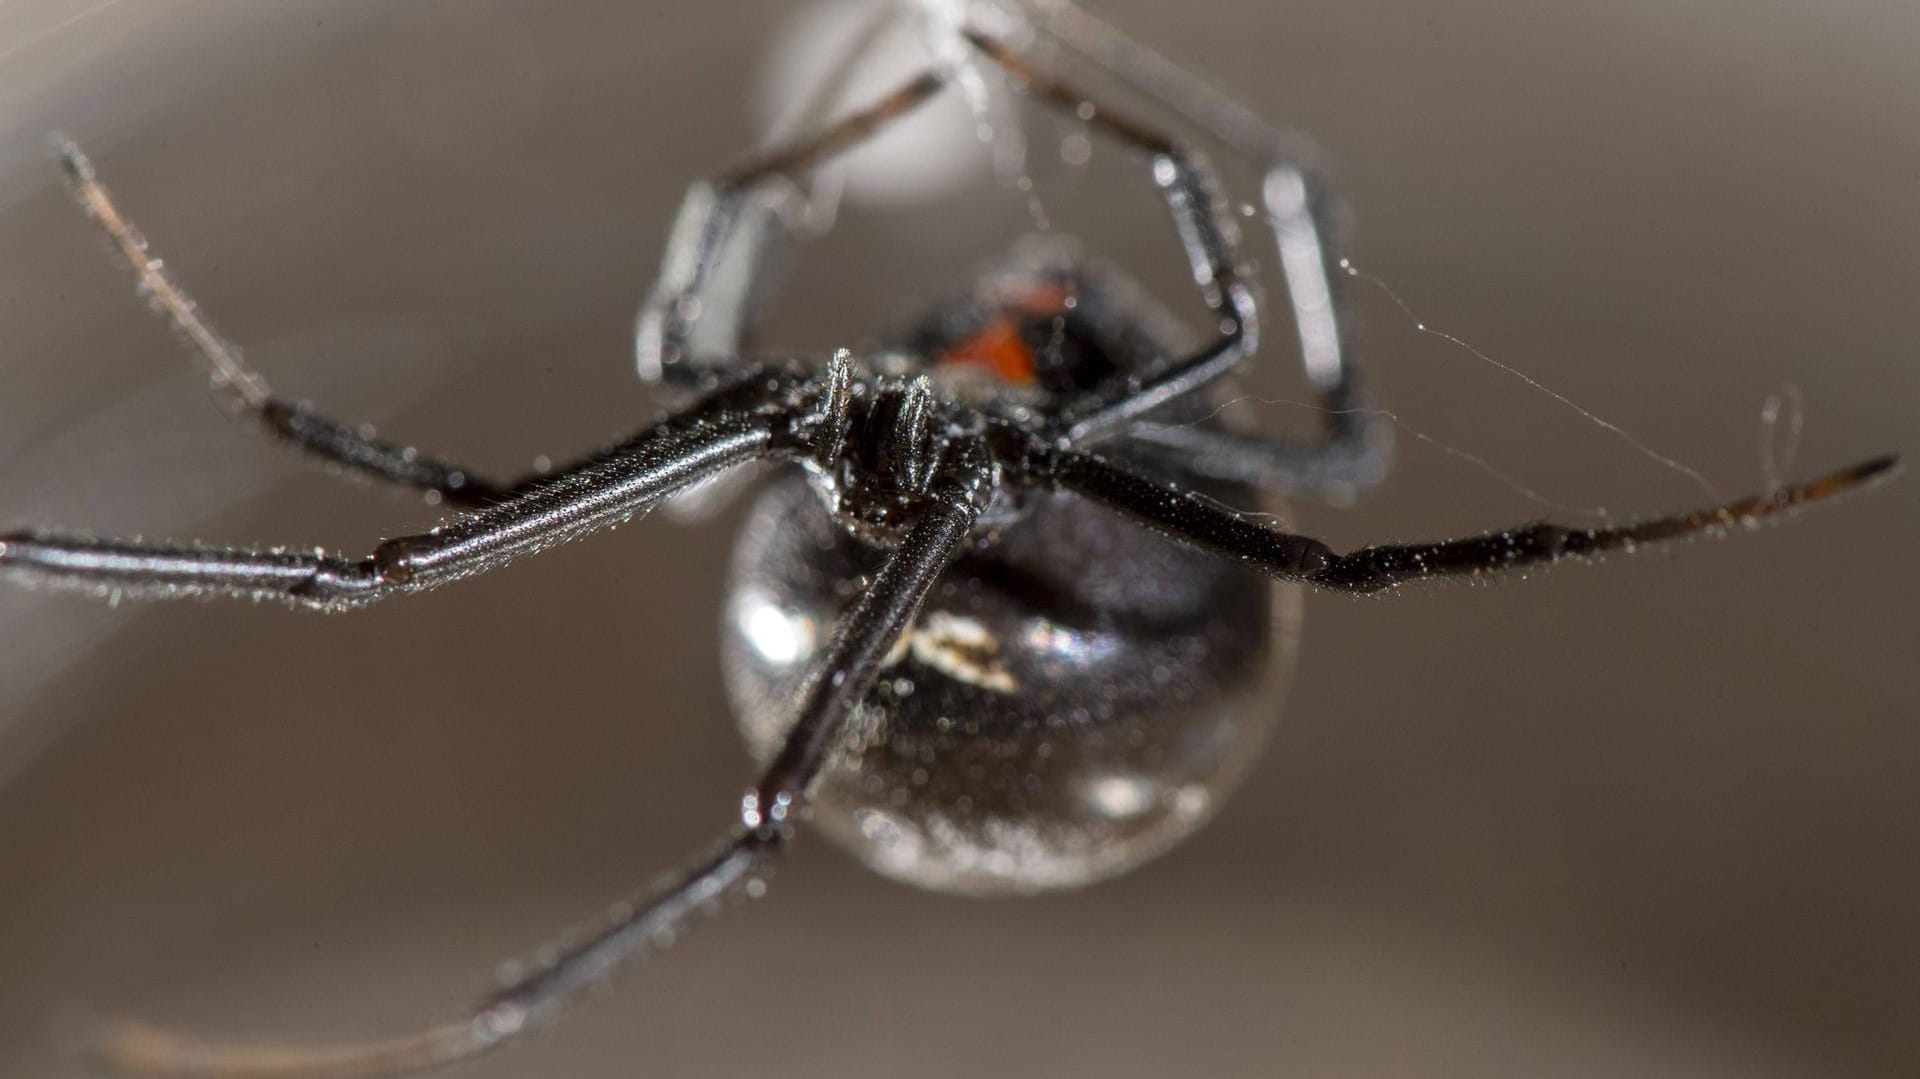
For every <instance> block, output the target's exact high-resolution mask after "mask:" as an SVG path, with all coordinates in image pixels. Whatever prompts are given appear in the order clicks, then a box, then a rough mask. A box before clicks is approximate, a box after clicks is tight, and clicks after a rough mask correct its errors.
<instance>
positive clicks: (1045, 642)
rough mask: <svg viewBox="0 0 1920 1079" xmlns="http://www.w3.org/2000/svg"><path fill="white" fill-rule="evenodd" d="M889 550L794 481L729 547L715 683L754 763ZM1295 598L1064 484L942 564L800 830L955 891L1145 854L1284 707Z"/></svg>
mask: <svg viewBox="0 0 1920 1079" xmlns="http://www.w3.org/2000/svg"><path fill="white" fill-rule="evenodd" d="M883 556H884V552H882V551H879V550H876V549H875V548H872V547H870V546H868V545H866V544H865V543H863V542H861V541H859V540H857V539H854V538H853V537H852V536H850V535H848V534H847V532H846V531H845V530H843V529H842V528H840V527H839V526H838V525H837V524H836V523H835V522H834V521H833V520H832V518H831V517H830V516H829V515H828V514H827V512H826V511H825V509H824V508H823V507H822V506H821V504H820V501H819V500H818V499H817V498H816V497H814V495H813V493H812V492H811V491H810V490H808V489H807V487H806V485H805V484H804V483H802V482H801V481H799V480H797V479H796V480H790V481H786V482H782V483H779V484H776V485H775V486H773V487H772V488H770V489H769V490H768V491H767V492H766V493H765V494H763V495H762V496H761V498H760V501H759V503H758V504H757V505H756V506H755V507H754V510H753V513H752V517H751V519H750V520H749V522H748V524H747V527H746V528H745V529H744V530H743V533H742V539H741V541H740V545H739V547H738V548H737V550H736V552H735V556H734V563H733V572H732V581H731V584H730V588H729V602H728V605H727V614H726V617H725V621H724V629H723V638H724V639H723V661H724V663H725V669H726V676H727V686H728V690H729V693H730V694H731V697H732V700H733V705H734V711H735V714H736V717H737V719H738V722H739V724H740V727H741V730H742V732H743V733H744V735H745V736H746V739H747V742H748V745H749V747H750V749H751V750H752V752H753V753H754V754H755V755H756V756H757V757H759V758H761V759H767V758H770V757H771V756H772V755H773V754H774V753H775V752H777V750H778V748H779V746H780V744H781V740H782V737H783V736H784V734H785V732H786V730H787V727H788V726H789V725H790V723H791V722H792V719H793V714H794V712H793V701H794V700H795V699H796V697H797V695H798V694H799V693H800V692H801V689H802V686H803V682H804V679H805V677H806V676H807V673H808V672H809V671H810V670H811V669H813V668H814V667H815V666H816V663H815V662H814V661H815V660H816V658H817V656H818V654H819V651H820V650H821V649H823V648H824V647H825V646H826V643H827V641H828V640H829V638H830V635H831V633H832V630H833V626H834V623H835V620H836V617H837V616H838V614H839V612H840V611H841V610H842V609H843V608H844V607H845V606H846V605H847V603H848V601H849V600H850V598H851V597H852V596H853V595H855V594H856V593H857V592H858V590H859V589H860V588H861V587H863V585H864V581H865V576H866V574H868V573H869V572H871V571H872V570H873V569H874V567H876V566H877V565H878V563H879V561H880V559H881V558H882V557H883ZM1298 625H1299V592H1298V589H1297V588H1295V587H1293V586H1284V585H1277V584H1274V583H1273V582H1271V581H1270V580H1269V579H1267V578H1265V577H1262V576H1259V575H1256V574H1253V573H1251V572H1249V571H1247V570H1244V569H1241V568H1239V567H1237V566H1234V565H1231V564H1229V563H1226V562H1224V561H1222V560H1219V559H1215V558H1211V557H1209V556H1207V555H1204V554H1201V553H1199V552H1197V551H1193V550H1191V549H1188V548H1185V547H1181V546H1179V545H1176V544H1173V543H1171V542H1169V541H1167V540H1165V539H1163V538H1162V537H1160V536H1158V535H1157V534H1155V533H1152V532H1150V531H1148V530H1146V529H1145V528H1143V527H1141V526H1139V525H1136V524H1133V523H1132V522H1130V521H1127V520H1125V519H1123V518H1121V517H1119V516H1117V515H1115V514H1113V513H1112V512H1110V511H1108V510H1105V509H1103V508H1100V507H1097V506H1094V505H1092V504H1090V503H1087V502H1084V501H1082V500H1079V499H1077V498H1074V497H1072V496H1067V495H1041V496H1038V497H1037V498H1036V500H1035V502H1034V503H1033V505H1031V506H1030V507H1028V508H1027V509H1026V510H1025V512H1023V513H1022V515H1021V516H1020V517H1019V518H1018V519H1017V520H1015V521H1013V522H1012V523H1010V524H1008V525H1006V526H1005V527H1004V528H1002V529H1000V530H999V531H998V532H997V534H995V535H993V536H991V537H988V540H987V541H986V542H983V543H982V544H981V545H980V546H979V548H978V549H976V550H974V551H971V552H969V553H967V554H965V555H963V556H961V557H960V558H959V559H958V560H957V561H956V562H955V563H954V565H953V566H952V567H951V568H949V569H948V571H947V573H946V574H945V576H944V577H943V578H942V579H941V582H940V584H939V585H938V586H937V587H936V588H935V590H934V593H933V594H932V595H931V596H930V597H928V599H927V601H926V603H925V605H924V606H923V607H922V609H921V611H920V614H919V617H918V618H917V619H916V621H915V623H914V625H913V627H912V628H911V629H910V630H909V631H908V633H907V634H906V635H905V636H904V637H903V638H902V640H901V642H900V644H898V645H897V646H896V647H895V648H894V650H893V652H892V653H891V654H890V655H889V657H888V659H887V662H886V665H885V667H884V669H883V670H882V672H881V676H880V678H879V680H878V682H877V684H876V685H875V687H874V689H873V690H872V691H871V692H869V694H868V695H867V697H866V699H865V701H864V703H863V704H862V706H861V708H860V709H859V711H858V713H857V714H856V716H855V717H854V720H853V726H854V730H853V734H852V737H850V738H849V739H848V740H847V742H846V744H845V745H844V747H843V748H842V750H841V751H840V753H839V755H838V757H837V758H836V760H835V761H834V763H833V764H832V765H831V766H830V767H829V769H828V770H827V771H826V773H825V774H824V775H822V777H821V779H820V781H819V786H818V788H817V790H816V795H815V799H814V810H813V812H814V819H815V822H816V823H817V824H818V825H819V826H820V827H821V828H822V830H823V831H825V832H826V833H827V834H828V835H830V836H832V837H833V838H834V840H835V841H836V842H838V843H839V844H841V845H842V846H844V847H846V848H847V849H849V850H850V851H852V852H853V853H854V854H855V855H856V856H858V857H859V858H860V859H861V860H862V861H864V862H866V863H867V864H868V865H870V866H872V867H873V868H874V869H876V870H878V871H880V872H882V873H884V874H886V875H888V876H891V877H894V878H896V879H899V880H903V881H906V882H909V883H912V884H917V885H920V886H922V887H927V888H932V889H936V890H941V891H955V892H968V893H989V894H990V893H1008V892H1029V891H1039V890H1045V889H1052V888H1064V887H1071V886H1074V885H1078V884H1083V883H1086V882H1089V881H1092V880H1097V879H1099V878H1102V877H1106V876H1110V875H1113V874H1115V873H1119V872H1122V871H1124V870H1127V869H1129V868H1132V867H1133V866H1136V865H1138V864H1140V863H1141V862H1144V861H1146V860H1148V859H1149V858H1152V857H1153V856H1155V855H1157V854H1159V853H1160V852H1161V851H1164V850H1165V849H1167V848H1168V847H1170V846H1171V845H1172V844H1173V843H1175V842H1176V841H1178V840H1179V839H1180V838H1182V837H1184V836H1185V835H1187V834H1188V833H1189V832H1191V831H1192V830H1193V829H1195V828H1196V827H1198V826H1199V825H1200V824H1201V823H1202V822H1204V821H1205V820H1206V818H1207V817H1208V816H1209V815H1210V813H1211V811H1212V809H1213V808H1214V807H1216V806H1217V805H1218V804H1219V802H1220V800H1221V798H1222V797H1223V796H1224V795H1225V794H1226V793H1227V792H1228V791H1229V790H1230V789H1231V788H1232V787H1233V786H1234V784H1235V783H1236V782H1237V781H1238V779H1239V778H1240V776H1241V774H1242V773H1243V771H1244V769H1245V768H1246V766H1247V764H1248V763H1249V762H1250V761H1251V760H1252V759H1254V756H1255V754H1254V752H1253V751H1254V750H1255V749H1256V748H1257V745H1258V743H1259V741H1260V740H1261V738H1262V737H1263V735H1264V733H1265V730H1266V729H1267V727H1268V726H1270V724H1271V722H1272V720H1273V718H1274V717H1275V716H1276V715H1277V713H1278V711H1279V696H1280V692H1281V690H1282V688H1283V683H1284V680H1285V677H1286V674H1287V671H1288V668H1289V665H1290V660H1291V658H1292V654H1293V645H1294V641H1295V638H1296V636H1297V633H1298Z"/></svg>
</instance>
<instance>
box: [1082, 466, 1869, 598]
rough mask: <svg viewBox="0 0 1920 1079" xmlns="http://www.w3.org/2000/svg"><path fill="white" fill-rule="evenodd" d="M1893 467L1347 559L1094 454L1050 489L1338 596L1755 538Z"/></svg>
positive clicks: (1370, 551)
mask: <svg viewBox="0 0 1920 1079" xmlns="http://www.w3.org/2000/svg"><path fill="white" fill-rule="evenodd" d="M1898 467H1899V461H1898V459H1897V458H1894V457H1891V456H1889V457H1877V458H1874V459H1873V460H1870V461H1865V462H1862V463H1860V464H1857V465H1854V466H1852V467H1850V468H1846V469H1842V470H1841V471H1838V472H1834V473H1831V474H1829V475H1826V476H1822V477H1820V478H1818V479H1815V480H1812V481H1810V482H1807V483H1803V484H1798V485H1795V486H1789V487H1783V488H1781V489H1779V490H1777V491H1774V492H1772V493H1770V494H1764V495H1754V496H1752V497H1750V498H1743V499H1739V500H1737V501H1734V502H1729V503H1726V504H1725V505H1721V506H1714V507H1711V508H1709V509H1701V510H1692V511H1689V512H1686V513H1677V514H1673V515H1671V516H1665V517H1652V518H1647V519H1644V520H1640V521H1633V522H1629V523H1627V524H1623V525H1616V526H1609V527H1602V528H1569V527H1566V526H1563V525H1556V524H1549V523H1544V522H1542V523H1536V524H1527V525H1521V526H1519V527H1517V528H1508V529H1501V530H1499V531H1497V532H1487V533H1483V534H1481V535H1477V536H1468V537H1465V538H1463V539H1451V540H1439V541H1435V542H1431V543H1408V544H1390V545H1382V546H1376V547H1365V548H1362V549H1360V550H1358V551H1354V552H1351V553H1349V554H1339V553H1336V552H1335V551H1333V550H1332V549H1331V548H1329V547H1328V546H1327V545H1326V544H1324V543H1322V542H1321V541H1319V540H1317V539H1313V538H1311V537H1308V536H1299V535H1294V534H1292V533H1288V532H1282V531H1280V530H1279V529H1276V528H1272V527H1270V526H1268V525H1265V524H1262V523H1260V522H1258V521H1255V520H1252V519H1250V518H1247V517H1243V516H1240V515H1238V514H1235V513H1233V512H1231V511H1228V510H1225V509H1222V508H1220V507H1219V506H1218V505H1216V504H1214V503H1212V502H1210V501H1208V500H1206V499H1203V498H1200V497H1198V496H1196V495H1194V494H1191V493H1189V492H1187V491H1185V490H1182V489H1180V488H1177V487H1172V486H1169V485H1167V484H1164V483H1161V482H1159V481H1158V480H1154V479H1150V478H1148V477H1146V476H1143V475H1141V474H1140V473H1137V472H1134V471H1132V470H1131V469H1128V468H1126V467H1124V466H1122V465H1117V464H1114V463H1112V462H1110V461H1106V460H1103V459H1101V458H1098V457H1094V456H1092V455H1090V454H1082V453H1066V454H1061V455H1059V456H1058V457H1057V458H1056V459H1055V460H1054V461H1053V462H1052V466H1051V469H1050V472H1049V475H1048V481H1049V482H1050V483H1051V485H1052V486H1055V487H1057V488H1060V489H1062V490H1068V491H1072V492H1074V493H1076V494H1079V495H1082V496H1084V497H1086V498H1090V499H1093V500H1095V501H1097V502H1100V503H1103V504H1105V505H1107V506H1110V507H1112V508H1114V509H1116V510H1119V511H1120V512H1122V513H1124V514H1127V515H1128V516H1130V517H1133V518H1135V519H1137V520H1139V521H1141V522H1143V523H1145V524H1147V525H1149V526H1150V527H1153V528H1155V529H1158V530H1159V531H1161V532H1163V533H1165V534H1166V535H1168V536H1170V537H1172V538H1173V539H1176V540H1180V541H1181V542H1184V543H1190V544H1193V545H1194V546H1196V547H1200V548H1202V549H1204V550H1209V551H1213V552H1215V553H1217V554H1220V555H1222V556H1224V557H1227V558H1232V559H1234V560H1236V561H1239V562H1243V563H1245V564H1247V565H1249V566H1252V567H1253V568H1255V569H1259V570H1262V571H1264V572H1266V573H1269V574H1271V575H1273V576H1275V577H1279V578H1282V579H1284V580H1289V581H1301V582H1303V583H1306V584H1310V585H1313V586H1315V587H1317V588H1324V589H1327V590H1328V591H1333V592H1352V593H1367V592H1379V591H1383V590H1387V589H1392V588H1396V587H1398V586H1400V585H1403V584H1407V583H1410V582H1413V581H1425V580H1433V579H1436V578H1441V577H1478V576H1482V575H1487V574H1496V573H1504V572H1508V571H1513V570H1522V569H1527V568H1530V567H1535V566H1544V565H1549V564H1552V563H1555V562H1560V561H1564V560H1566V559H1570V558H1572V559H1592V558H1596V557H1598V556H1600V555H1603V554H1608V553H1611V552H1614V551H1631V550H1633V549H1635V548H1637V547H1640V546H1642V545H1645V544H1654V543H1666V542H1669V541H1672V540H1679V539H1686V538H1689V537H1693V536H1700V535H1713V534H1718V533H1724V532H1727V531H1730V530H1732V529H1735V528H1753V527H1756V526H1758V525H1760V524H1763V523H1765V522H1766V521H1768V520H1770V519H1773V518H1777V517H1780V516H1782V515H1784V514H1787V513H1790V512H1792V511H1794V510H1797V509H1799V508H1800V507H1802V506H1806V505H1808V504H1810V503H1814V502H1818V501H1821V500H1823V499H1827V498H1832V497H1833V496H1835V495H1840V494H1845V493H1847V492H1849V491H1854V490H1857V489H1859V488H1861V487H1864V486H1866V485H1867V484H1870V483H1872V482H1874V481H1876V480H1879V479H1882V478H1884V477H1886V476H1888V475H1890V474H1892V473H1893V472H1894V471H1895V470H1896V469H1897V468H1898Z"/></svg>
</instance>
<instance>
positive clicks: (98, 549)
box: [0, 382, 790, 610]
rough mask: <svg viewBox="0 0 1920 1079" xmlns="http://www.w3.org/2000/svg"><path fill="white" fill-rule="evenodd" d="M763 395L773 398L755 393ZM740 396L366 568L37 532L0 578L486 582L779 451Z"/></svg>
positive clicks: (153, 592)
mask: <svg viewBox="0 0 1920 1079" xmlns="http://www.w3.org/2000/svg"><path fill="white" fill-rule="evenodd" d="M751 389H752V390H753V392H754V394H756V395H764V394H767V393H768V391H767V390H766V389H765V387H764V386H763V385H761V384H759V383H757V382H756V383H755V384H754V385H753V386H752V387H751ZM740 398H741V395H740V393H738V392H737V391H736V392H735V393H733V394H720V395H716V396H715V397H714V398H713V399H710V400H709V401H708V402H707V403H706V404H705V405H704V406H700V407H696V408H694V409H692V410H689V411H688V412H686V413H683V414H682V415H680V416H677V417H675V418H673V419H670V420H667V421H665V422H663V423H661V424H659V425H657V426H655V427H652V428H649V429H648V430H646V431H644V432H642V433H641V434H639V435H637V436H635V437H634V438H632V439H629V440H628V441H627V442H625V443H623V444H621V445H620V446H618V447H615V448H614V449H612V450H609V451H608V452H606V453H604V454H602V455H600V456H598V457H596V458H593V459H590V460H588V461H586V462H583V463H581V464H580V465H577V466H574V467H573V468H571V469H569V470H567V471H565V472H562V473H560V474H558V475H555V476H553V477H550V478H548V479H547V480H545V481H544V482H542V483H540V484H538V485H536V486H533V487H531V488H529V489H527V490H526V491H524V492H522V493H520V494H518V495H515V496H513V497H510V498H508V499H507V500H506V501H504V502H501V503H499V504H497V505H493V506H489V507H487V508H486V509H483V510H479V511H477V512H474V513H471V514H468V515H465V516H462V517H457V518H454V519H453V520H451V521H449V522H447V523H446V524H444V525H441V526H440V527H438V528H436V529H434V530H433V531H432V532H428V533H425V534H422V535H417V536H404V537H401V538H398V539H391V540H387V541H386V542H384V543H382V544H380V545H379V546H378V547H377V548H375V549H374V551H373V553H372V554H370V555H368V556H367V557H365V558H361V559H358V560H355V559H349V558H344V557H341V556H339V555H333V554H328V553H326V552H323V551H310V550H309V551H296V550H284V549H244V548H222V547H206V546H197V545H191V544H180V543H165V542H160V543H153V542H146V541H142V540H124V539H99V538H94V537H89V536H75V535H62V534H58V533H49V532H41V531H22V532H13V533H8V534H5V535H0V571H4V572H6V573H9V574H11V575H15V576H19V577H22V578H24V579H26V580H27V581H28V582H30V583H44V584H52V585H60V586H68V587H79V588H86V589H90V590H93V591H98V592H101V593H105V594H110V595H118V594H122V593H125V594H131V595H137V596H154V597H174V596H205V597H221V598H233V599H253V600H279V601H282V602H286V603H290V604H293V605H295V606H301V607H312V608H318V609H320V610H341V609H346V608H350V607H357V606H360V605H362V604H365V603H370V602H372V601H374V600H377V599H382V598H385V597H386V596H389V595H393V594H395V593H398V592H416V591H421V590H423V589H427V588H431V587H434V586H436V585H439V584H444V583H446V582H449V581H453V580H457V579H458V578H461V577H467V576H471V575H473V574H476V573H484V572H486V571H487V570H490V569H494V568H497V567H499V566H501V565H504V564H506V563H507V562H510V561H512V560H513V559H515V558H519V557H521V556H524V555H528V554H532V553H534V552H536V551H540V550H543V549H545V548H547V547H551V546H553V545H555V544H558V543H563V542H565V541H567V540H570V539H574V538H577V537H579V536H583V535H585V534H587V533H589V532H593V531H596V530H599V529H602V528H606V527H608V526H610V525H615V524H619V523H620V522H621V521H624V520H626V519H628V518H630V517H632V516H633V515H635V514H637V513H640V512H643V511H644V510H646V509H647V508H649V507H651V506H652V505H653V504H654V503H655V502H658V501H659V500H660V499H662V498H665V497H666V496H668V495H670V494H673V493H674V492H676V491H680V490H684V489H685V488H687V487H689V486H692V485H693V484H695V483H698V482H700V481H702V480H705V479H708V478H710V477H712V476H715V475H717V474H719V473H720V472H722V471H724V470H726V469H728V468H731V467H733V466H735V465H739V464H743V463H745V462H747V461H750V460H753V459H755V458H758V457H762V456H765V455H766V454H768V453H770V452H773V451H774V449H775V442H776V436H777V434H778V433H779V432H782V431H784V430H786V429H787V428H788V426H789V419H790V417H789V416H788V415H787V412H786V411H785V407H786V406H785V403H784V402H782V403H781V404H780V405H779V406H777V407H776V406H775V405H774V404H773V403H772V402H769V404H768V407H766V408H765V409H764V410H760V411H754V410H749V409H747V408H745V407H743V406H744V405H745V404H746V402H745V401H743V400H741V399H740Z"/></svg>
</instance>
